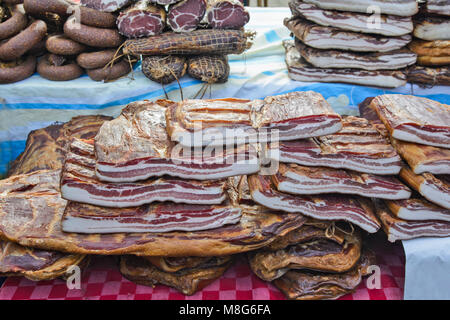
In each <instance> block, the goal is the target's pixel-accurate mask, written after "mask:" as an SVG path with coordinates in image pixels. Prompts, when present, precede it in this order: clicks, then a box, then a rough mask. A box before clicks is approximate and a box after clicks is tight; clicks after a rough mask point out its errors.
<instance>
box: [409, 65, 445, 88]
mask: <svg viewBox="0 0 450 320" xmlns="http://www.w3.org/2000/svg"><path fill="white" fill-rule="evenodd" d="M408 82H411V83H422V84H426V85H430V84H432V85H442V86H450V67H448V66H447V67H441V68H428V67H422V66H414V67H411V68H410V69H409V70H408Z"/></svg>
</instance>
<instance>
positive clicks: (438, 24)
mask: <svg viewBox="0 0 450 320" xmlns="http://www.w3.org/2000/svg"><path fill="white" fill-rule="evenodd" d="M414 36H415V37H417V38H419V39H423V40H429V41H431V40H450V20H449V19H448V17H419V18H417V19H415V20H414Z"/></svg>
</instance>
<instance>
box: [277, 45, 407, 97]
mask: <svg viewBox="0 0 450 320" xmlns="http://www.w3.org/2000/svg"><path fill="white" fill-rule="evenodd" d="M283 46H284V48H285V49H286V65H287V68H288V71H289V77H290V78H291V79H292V80H296V81H305V82H343V83H356V84H359V85H367V86H377V87H386V88H397V87H400V86H403V85H405V84H406V74H405V72H403V71H390V70H377V71H368V70H361V69H324V68H316V67H314V66H313V65H311V64H310V63H308V62H306V60H305V59H303V58H302V57H301V55H300V53H299V51H298V50H297V48H296V47H295V44H294V40H284V41H283Z"/></svg>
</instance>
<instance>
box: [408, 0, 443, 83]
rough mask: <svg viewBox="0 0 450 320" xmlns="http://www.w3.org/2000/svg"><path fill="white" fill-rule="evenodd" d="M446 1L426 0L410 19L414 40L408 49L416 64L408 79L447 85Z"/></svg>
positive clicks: (415, 81) (416, 81)
mask: <svg viewBox="0 0 450 320" xmlns="http://www.w3.org/2000/svg"><path fill="white" fill-rule="evenodd" d="M449 30H450V2H449V1H441V0H427V1H426V2H425V3H423V4H422V7H421V11H420V13H419V14H418V15H417V16H416V17H415V18H414V40H413V41H412V42H411V43H410V45H409V48H410V49H411V50H412V51H414V52H415V53H416V54H417V55H418V58H417V66H414V67H412V68H411V69H410V70H409V74H408V81H409V82H414V83H419V84H423V85H431V86H434V85H447V86H448V85H450V68H449V66H450V31H449Z"/></svg>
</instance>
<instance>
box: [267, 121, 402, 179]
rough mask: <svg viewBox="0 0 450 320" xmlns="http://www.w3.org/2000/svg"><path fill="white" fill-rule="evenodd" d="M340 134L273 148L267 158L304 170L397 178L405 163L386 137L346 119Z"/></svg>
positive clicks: (365, 124)
mask: <svg viewBox="0 0 450 320" xmlns="http://www.w3.org/2000/svg"><path fill="white" fill-rule="evenodd" d="M342 123H343V128H342V130H341V131H339V132H338V133H335V134H332V135H328V136H323V137H318V138H314V139H302V140H296V141H283V142H280V143H278V144H274V145H270V146H269V150H268V158H271V159H274V160H279V161H280V162H284V163H295V164H299V165H304V166H313V167H315V166H324V167H331V168H342V169H349V170H354V171H358V172H365V173H372V174H378V175H395V174H398V173H399V172H400V169H401V167H402V161H401V159H400V157H399V155H398V154H397V152H396V151H395V150H394V148H393V147H392V146H391V144H390V143H389V142H388V140H387V139H386V137H383V135H382V134H380V132H379V131H378V130H376V128H375V127H374V126H373V125H372V124H371V123H370V122H369V121H367V120H366V119H363V118H357V117H352V116H349V117H345V118H343V119H342Z"/></svg>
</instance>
